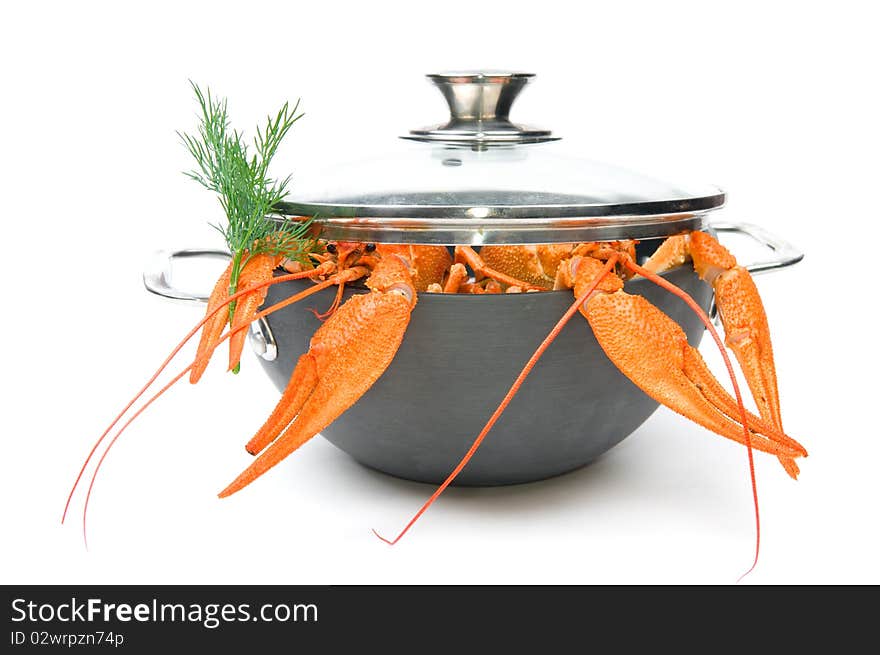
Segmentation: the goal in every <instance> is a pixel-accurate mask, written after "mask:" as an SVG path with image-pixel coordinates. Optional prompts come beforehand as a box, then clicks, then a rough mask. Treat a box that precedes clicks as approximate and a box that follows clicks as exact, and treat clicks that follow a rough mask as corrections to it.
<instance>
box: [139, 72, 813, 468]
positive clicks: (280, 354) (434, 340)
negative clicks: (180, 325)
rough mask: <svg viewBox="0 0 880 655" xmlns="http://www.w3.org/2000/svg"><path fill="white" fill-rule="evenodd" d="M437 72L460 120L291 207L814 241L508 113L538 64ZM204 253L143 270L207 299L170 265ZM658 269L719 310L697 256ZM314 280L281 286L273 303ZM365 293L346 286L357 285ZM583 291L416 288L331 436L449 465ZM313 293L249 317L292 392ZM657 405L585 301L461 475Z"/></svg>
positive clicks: (403, 224)
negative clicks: (626, 370) (608, 342)
mask: <svg viewBox="0 0 880 655" xmlns="http://www.w3.org/2000/svg"><path fill="white" fill-rule="evenodd" d="M428 77H429V79H430V80H431V81H432V82H434V83H435V84H436V85H437V86H438V87H439V88H440V90H441V91H442V93H443V95H444V97H445V98H446V100H447V102H448V104H449V108H450V120H449V121H448V122H447V123H445V124H441V125H437V126H433V127H428V128H420V129H416V130H412V131H411V132H410V133H409V134H408V135H406V136H404V137H403V138H404V139H405V140H406V143H405V147H404V148H402V149H400V150H399V151H398V152H394V153H392V154H390V155H386V156H384V157H380V158H375V157H374V158H371V159H367V160H364V161H361V162H355V163H352V164H347V165H342V166H339V167H337V168H336V169H335V170H332V171H329V172H327V171H325V172H321V173H319V174H316V175H314V176H309V175H308V173H306V174H304V175H298V176H297V182H298V185H297V191H296V194H295V195H294V196H293V197H291V198H289V199H288V200H287V201H286V202H285V203H283V204H282V205H281V206H279V211H280V213H279V216H278V218H279V219H281V218H283V216H284V215H292V216H313V217H314V218H315V221H316V223H317V224H318V225H320V227H321V229H322V237H323V238H326V239H328V240H346V241H363V242H373V243H420V244H442V245H448V246H450V247H451V246H454V245H458V244H461V245H471V246H481V245H486V244H528V243H557V242H581V241H603V240H617V239H638V240H639V244H638V247H637V255H638V257H639V259H644V258H646V257H647V256H648V255H650V253H651V252H653V250H654V249H655V248H656V247H657V246H658V245H659V244H660V243H661V242H662V240H663V238H665V237H666V236H669V235H672V234H676V233H680V232H683V231H687V230H706V231H709V232H710V233H713V234H715V235H716V236H719V237H722V238H723V235H724V234H725V233H730V232H736V233H740V234H743V235H746V236H749V237H751V238H753V239H755V240H756V241H758V242H760V243H761V244H763V245H764V246H766V247H767V248H768V249H769V250H770V251H771V252H772V256H771V257H770V258H769V259H767V260H765V261H761V262H755V263H752V264H749V265H747V266H746V267H747V268H748V269H749V270H750V271H752V272H753V273H757V272H762V271H770V270H775V269H779V268H782V267H785V266H789V265H791V264H794V263H796V262H798V261H800V259H801V258H802V257H803V255H802V254H801V253H800V252H798V251H797V250H796V249H795V248H794V247H793V246H792V245H791V244H789V243H787V242H785V241H783V240H782V239H779V238H777V237H775V236H773V235H771V234H769V233H767V232H766V231H765V230H763V229H762V228H760V227H759V226H756V225H751V224H735V223H730V222H720V221H717V220H716V221H713V222H709V220H708V218H707V215H708V214H709V213H711V212H713V211H716V210H717V209H719V208H721V207H722V206H723V204H724V200H725V195H724V193H723V192H722V191H721V190H720V189H718V188H715V187H709V186H704V185H697V186H695V185H681V184H677V185H671V184H667V183H664V182H660V181H657V180H654V179H651V178H647V177H644V176H641V175H638V174H635V173H632V172H630V171H626V170H623V169H619V168H614V167H610V166H605V165H601V164H598V163H595V162H589V161H584V160H579V159H577V158H572V157H565V156H564V155H562V154H561V153H558V152H555V151H554V150H553V149H554V148H555V147H556V145H557V144H556V143H555V142H557V141H558V140H559V139H558V137H556V136H554V135H552V133H551V132H549V131H548V130H544V129H539V128H534V127H527V126H523V125H518V124H514V123H512V122H511V121H510V120H509V117H508V116H509V110H510V107H511V104H512V103H513V100H514V99H515V97H516V95H517V94H518V92H519V91H520V90H521V89H522V88H523V87H524V86H525V85H526V84H527V83H528V82H529V81H531V79H532V78H533V76H532V75H530V74H526V73H500V72H481V73H446V74H438V75H429V76H428ZM310 177H311V179H309V178H310ZM301 180H304V181H302V182H301ZM192 257H196V258H200V259H201V258H208V257H228V254H227V253H224V252H222V251H214V250H204V249H188V250H178V251H173V252H162V253H159V254H158V255H157V257H155V258H154V259H153V263H152V264H151V265H150V267H149V269H148V270H147V271H146V272H145V274H144V283H145V286H146V288H147V289H148V290H149V291H151V292H153V293H156V294H159V295H161V296H163V297H166V298H172V299H175V300H182V301H189V302H204V301H205V300H206V299H207V293H205V294H191V293H188V292H185V291H182V290H180V289H177V288H175V286H174V284H173V281H172V270H171V269H172V268H173V265H174V262H175V261H178V260H180V259H182V258H192ZM663 275H664V277H665V278H666V279H667V280H669V281H670V282H672V283H673V284H676V285H677V286H679V287H681V288H682V289H684V290H685V291H686V292H687V293H689V294H690V295H691V296H692V297H693V298H694V299H695V300H696V301H697V303H699V304H700V306H702V307H703V308H704V310H706V312H707V313H710V314H711V313H713V293H712V289H711V287H710V286H709V285H707V284H705V283H704V282H702V281H701V280H700V279H699V278H698V277H697V276H696V274H695V273H694V272H693V270H692V268H691V267H690V266H689V265H686V266H683V267H679V268H677V269H673V270H671V271H668V272H666V273H664V274H663ZM311 284H312V283H311V282H309V281H303V280H297V281H288V282H283V283H280V284H277V285H274V286H272V287H270V288H269V291H268V295H267V298H266V302H265V305H266V306H269V305H271V304H274V303H276V302H278V301H280V300H283V299H284V298H286V297H288V296H290V295H291V294H294V293H296V292H298V291H301V290H303V289H305V288H307V287H309V286H310V285H311ZM625 290H626V291H627V292H629V293H632V294H639V295H642V296H644V297H645V298H646V299H648V300H649V301H650V302H651V303H653V304H654V305H655V306H656V307H658V308H659V309H660V310H662V311H663V312H665V313H666V314H667V315H668V316H669V317H670V318H672V319H673V320H674V321H676V322H677V323H678V324H679V325H680V326H681V327H682V329H683V330H684V331H685V333H686V334H687V337H688V341H689V342H690V343H691V345H693V346H697V345H698V344H699V342H700V340H701V338H702V335H703V332H704V326H703V324H702V322H701V321H700V319H699V318H698V317H697V316H696V315H695V314H694V313H693V312H692V311H691V310H690V309H688V308H687V306H686V305H685V304H684V303H683V302H682V301H681V300H679V299H677V298H676V297H674V296H672V295H671V294H669V293H668V292H666V291H664V290H662V289H660V288H659V287H657V286H656V285H654V284H653V283H651V282H649V281H647V280H645V279H643V278H634V279H631V280H629V281H628V282H627V283H626V286H625ZM367 292H368V291H367V289H366V288H365V287H363V286H360V285H355V286H349V287H347V288H346V289H345V294H344V299H346V300H347V299H348V298H350V297H351V296H352V295H354V294H358V293H367ZM334 295H335V289H326V290H324V291H322V292H319V293H318V294H316V295H315V296H314V297H313V298H312V299H311V302H309V303H308V307H319V308H323V307H327V306H329V305H330V304H331V303H332V302H333V297H334ZM573 298H574V297H573V294H572V293H571V291H548V292H539V293H521V294H480V295H470V294H434V293H422V294H420V295H419V299H418V303H417V304H416V306H415V308H414V310H413V312H412V317H411V321H410V324H409V327H408V329H407V331H406V335H405V337H404V339H403V342H402V344H401V346H400V349H399V350H398V352H397V354H396V356H395V357H394V360H393V361H392V363H391V365H390V366H389V367H388V369H387V370H386V371H385V372H384V373H383V375H382V376H381V377H380V378H379V380H378V381H377V382H376V383H375V384H374V385H373V386H372V387H371V388H370V389H369V390H368V391H367V392H366V393H365V394H364V395H363V397H361V399H360V400H359V401H358V402H357V403H355V404H354V405H353V406H352V407H351V408H349V409H348V410H347V411H346V412H344V413H343V414H342V415H341V416H340V417H339V418H337V419H336V421H334V422H333V423H332V424H331V425H330V426H328V427H327V428H326V429H325V430H323V431H322V433H321V435H322V436H323V437H324V438H325V439H327V440H328V441H330V442H331V443H333V444H334V445H336V446H337V447H339V448H341V449H342V450H343V451H345V452H346V453H348V454H349V455H351V456H352V457H353V458H354V459H355V460H357V461H358V462H360V463H361V464H363V465H365V466H368V467H371V468H374V469H377V470H380V471H383V472H385V473H389V474H391V475H394V476H398V477H401V478H407V479H411V480H418V481H422V482H429V483H433V484H438V483H440V482H442V481H443V480H444V479H445V478H446V477H447V476H448V474H449V473H450V472H451V471H452V469H453V468H454V467H455V465H456V464H457V463H458V462H459V460H460V459H461V457H462V456H463V455H464V453H465V452H466V451H467V450H468V448H469V447H470V445H471V443H472V442H473V439H474V438H475V437H476V435H477V434H478V433H479V431H480V430H481V429H482V427H483V426H484V425H485V423H486V421H487V420H488V418H489V416H490V415H491V414H492V412H493V411H494V410H495V408H496V407H497V406H498V404H499V402H500V401H501V399H502V398H503V396H504V395H505V393H506V392H507V391H508V389H509V388H510V386H511V384H512V383H513V381H514V379H515V378H516V376H517V375H518V374H519V372H520V370H521V369H522V367H523V365H524V364H525V363H526V361H527V360H528V359H529V357H530V356H531V355H532V353H533V352H534V351H535V349H536V348H537V347H538V345H539V344H540V343H541V341H542V340H543V339H544V338H545V337H546V336H547V334H548V333H549V332H550V330H551V328H552V327H553V326H554V325H555V323H556V322H557V321H558V320H559V318H560V317H561V316H562V314H563V313H564V312H565V311H566V309H568V307H569V306H570V305H571V303H572V302H573ZM308 307H307V306H305V305H303V304H295V305H291V306H288V307H286V308H285V309H283V310H280V311H278V312H276V313H274V314H272V315H271V316H269V317H267V318H265V319H261V320H260V321H257V322H255V323H254V324H253V325H252V326H251V331H250V335H251V343H252V345H253V346H254V348H255V350H256V352H257V354H258V355H259V360H260V362H261V364H262V366H263V368H264V370H265V371H266V373H267V374H268V375H269V377H270V378H271V380H272V381H273V383H274V384H275V386H276V387H277V388H278V389H279V391H280V390H283V389H284V387H285V386H286V384H287V381H288V379H289V378H290V374H291V372H292V371H293V368H294V366H295V364H296V361H297V359H298V358H299V356H300V355H301V354H302V353H303V352H305V351H306V350H308V347H309V339H310V338H311V336H312V334H313V333H314V332H315V331H316V330H317V329H318V327H320V325H321V322H320V321H319V320H318V319H317V318H316V317H315V315H314V314H313V313H312V312H310V311H308ZM657 407H658V404H657V402H656V401H654V400H653V399H651V398H649V397H648V396H647V395H645V394H644V393H643V392H642V391H641V390H640V389H639V388H637V387H636V386H635V385H634V384H633V383H631V382H630V381H629V380H628V379H627V378H626V377H624V376H623V375H622V374H621V373H620V372H619V371H618V370H617V369H616V368H615V366H614V365H613V364H612V363H611V362H610V361H609V360H608V359H607V358H606V356H605V354H604V352H603V351H602V349H601V348H600V347H599V344H598V343H597V341H596V339H595V337H594V336H593V334H592V331H591V330H590V327H589V325H588V323H587V322H586V320H584V318H583V317H582V316H580V315H577V316H575V317H573V318H572V320H571V321H570V322H569V323H568V324H567V325H566V326H565V328H564V329H563V330H562V332H561V333H560V334H559V336H558V337H557V339H556V340H555V341H554V342H553V344H552V345H551V346H550V347H549V348H548V349H547V351H546V352H545V353H544V355H543V357H542V358H541V359H540V360H539V362H538V364H537V365H536V366H535V367H534V369H533V371H532V372H531V374H530V375H529V377H528V378H527V379H526V380H525V382H524V383H523V385H522V387H521V388H520V390H519V392H518V394H517V395H516V397H515V398H514V399H513V401H512V402H511V403H510V405H509V406H508V408H507V410H506V411H505V413H504V414H503V415H502V416H501V418H500V419H499V420H498V422H497V423H496V424H495V426H494V427H493V429H492V431H491V432H490V433H489V436H488V437H487V438H486V440H485V441H484V442H483V445H482V446H481V448H480V449H479V450H478V451H477V453H476V455H475V456H474V457H473V459H472V460H471V461H470V462H469V463H468V465H467V466H466V467H465V468H464V470H463V471H462V472H461V473H460V474H459V476H458V477H457V478H456V480H455V483H456V484H460V485H502V484H515V483H521V482H530V481H534V480H539V479H543V478H547V477H550V476H554V475H558V474H561V473H565V472H567V471H571V470H573V469H576V468H579V467H581V466H584V465H585V464H587V463H589V462H590V461H592V460H594V459H595V458H596V457H598V456H600V455H601V454H603V453H605V452H607V451H608V450H609V449H610V448H612V447H613V446H615V445H616V444H618V443H619V442H620V441H621V440H623V439H624V438H626V437H627V436H628V435H629V434H631V433H632V432H633V431H634V430H635V429H636V428H638V427H639V426H640V425H641V424H642V423H643V422H644V421H645V420H646V419H647V418H648V417H649V416H650V415H651V414H652V413H653V412H654V410H655V409H657ZM262 418H263V417H256V418H255V421H261V420H262ZM256 427H258V426H257V425H255V429H256Z"/></svg>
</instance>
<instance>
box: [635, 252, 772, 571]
mask: <svg viewBox="0 0 880 655" xmlns="http://www.w3.org/2000/svg"><path fill="white" fill-rule="evenodd" d="M623 263H624V265H625V266H626V267H627V268H629V269H630V270H631V271H633V272H634V273H637V274H639V275H641V276H642V277H644V278H646V279H648V280H650V281H651V282H653V283H654V284H656V285H658V286H660V287H662V288H664V289H666V290H667V291H669V292H671V293H672V294H674V295H676V296H678V297H679V298H681V299H682V300H684V302H685V303H687V305H688V307H690V308H691V309H692V310H693V312H694V313H695V314H696V315H697V316H699V318H700V320H701V321H702V322H703V324H704V325H705V326H706V329H707V330H708V331H709V333H710V334H711V335H712V339H713V340H714V341H715V344H716V345H717V346H718V349H719V350H720V351H721V357H722V358H723V359H724V365H725V366H726V367H727V373H728V375H729V376H730V381H731V384H732V385H733V391H734V394H735V396H736V404H737V407H738V409H739V414H740V417H741V419H742V428H743V435H744V437H745V444H746V449H747V451H748V458H749V475H750V477H751V483H752V499H753V501H754V505H755V558H754V560H753V561H752V565H751V566H750V567H749V569H748V570H747V571H746V572H745V573H743V574H742V575H741V576H740V578H739V580H742V578H744V577H745V576H747V575H748V574H749V573H751V572H752V571H753V570H754V569H755V567H756V566H757V565H758V555H759V553H760V549H761V513H760V509H759V505H758V483H757V478H756V476H755V455H754V452H753V450H752V437H751V432H750V431H749V427H748V424H749V421H748V415H747V412H746V408H745V404H743V399H742V394H741V393H740V390H739V384H737V381H736V374H735V373H734V371H733V364H731V362H730V358H729V357H728V356H727V351H726V349H725V348H724V342H723V341H722V340H721V337H720V336H719V335H718V331H717V330H716V329H715V326H714V325H712V321H711V320H710V319H709V317H708V316H706V312H704V311H703V308H702V307H700V305H699V304H697V301H696V300H694V299H693V298H691V296H690V295H689V294H688V293H687V292H685V291H684V290H683V289H680V288H679V287H677V286H675V285H674V284H672V283H671V282H669V281H668V280H665V279H663V278H662V277H660V276H659V275H657V274H656V273H652V272H651V271H649V270H647V269H645V268H643V267H641V266H639V265H638V264H636V263H635V262H634V261H633V260H632V259H631V258H625V259H624V261H623Z"/></svg>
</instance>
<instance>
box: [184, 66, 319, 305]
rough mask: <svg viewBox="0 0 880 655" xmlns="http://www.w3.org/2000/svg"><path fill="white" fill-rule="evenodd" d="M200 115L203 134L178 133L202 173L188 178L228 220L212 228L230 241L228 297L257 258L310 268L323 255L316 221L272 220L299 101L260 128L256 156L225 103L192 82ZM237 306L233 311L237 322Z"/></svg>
mask: <svg viewBox="0 0 880 655" xmlns="http://www.w3.org/2000/svg"><path fill="white" fill-rule="evenodd" d="M190 84H191V85H192V88H193V91H194V92H195V95H196V99H197V100H198V103H199V107H200V109H201V115H200V116H199V126H198V134H197V135H195V136H193V135H190V134H186V133H180V132H178V136H180V139H181V140H182V141H183V143H184V145H185V146H186V148H187V150H189V152H190V154H192V156H193V158H194V159H195V161H196V165H197V167H196V168H195V169H193V170H191V171H187V172H186V173H185V175H187V177H189V178H191V179H193V180H195V181H196V182H198V183H199V184H201V185H202V186H204V187H205V188H206V189H209V190H210V191H213V192H215V193H216V194H217V195H218V197H219V199H220V204H221V205H222V207H223V211H224V212H225V214H226V219H227V220H226V224H225V225H217V224H212V227H214V228H215V229H217V230H218V231H219V232H220V233H221V234H222V235H223V238H224V239H225V240H226V244H227V245H228V246H229V251H230V253H231V255H232V269H231V271H230V278H229V294H230V295H232V294H233V293H235V292H236V291H237V289H238V282H239V279H240V275H241V271H242V269H243V268H244V267H245V265H246V264H247V262H248V260H249V259H250V258H251V257H253V256H254V255H257V254H272V255H282V256H284V257H287V258H288V259H292V260H296V261H299V262H301V263H303V264H305V265H310V264H311V260H310V259H309V254H310V253H313V252H319V251H320V245H319V242H318V240H317V238H316V237H315V236H313V235H312V233H313V230H312V225H311V223H312V221H311V219H309V220H305V221H292V220H290V219H289V218H287V219H285V220H283V221H282V220H273V219H272V218H270V215H271V214H273V213H274V212H275V211H276V208H277V205H278V203H279V202H281V201H282V200H283V199H284V198H285V197H286V196H287V193H288V190H287V186H288V184H289V183H290V176H287V177H286V178H284V179H283V180H275V179H273V178H271V177H270V176H269V164H270V162H271V161H272V158H273V157H274V156H275V153H276V151H277V150H278V146H279V145H280V144H281V141H282V139H284V136H285V135H286V134H287V132H288V131H289V130H290V128H291V127H292V126H293V124H294V123H295V122H296V121H298V120H299V119H300V118H302V116H303V114H302V113H299V114H298V113H297V109H298V107H299V101H297V103H296V104H295V105H294V106H293V108H291V107H290V105H289V103H287V102H285V103H284V105H283V106H282V107H281V109H280V110H279V111H278V113H277V114H275V116H274V117H273V116H271V115H270V116H268V117H267V118H266V125H265V127H263V128H262V129H260V127H259V126H258V127H257V135H256V137H255V138H254V141H253V147H254V151H253V154H251V152H250V151H249V148H248V144H247V143H246V141H245V139H244V136H243V134H242V133H241V132H239V131H238V130H232V129H230V126H229V115H228V112H227V107H226V104H227V103H226V99H225V98H221V99H215V98H214V97H213V96H212V95H211V90H210V89H208V90H207V92H206V93H203V92H202V90H201V89H200V88H199V86H198V85H197V84H195V83H194V82H192V81H190ZM234 311H235V303H234V302H232V303H230V305H229V320H230V321H231V320H232V316H233V312H234Z"/></svg>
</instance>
